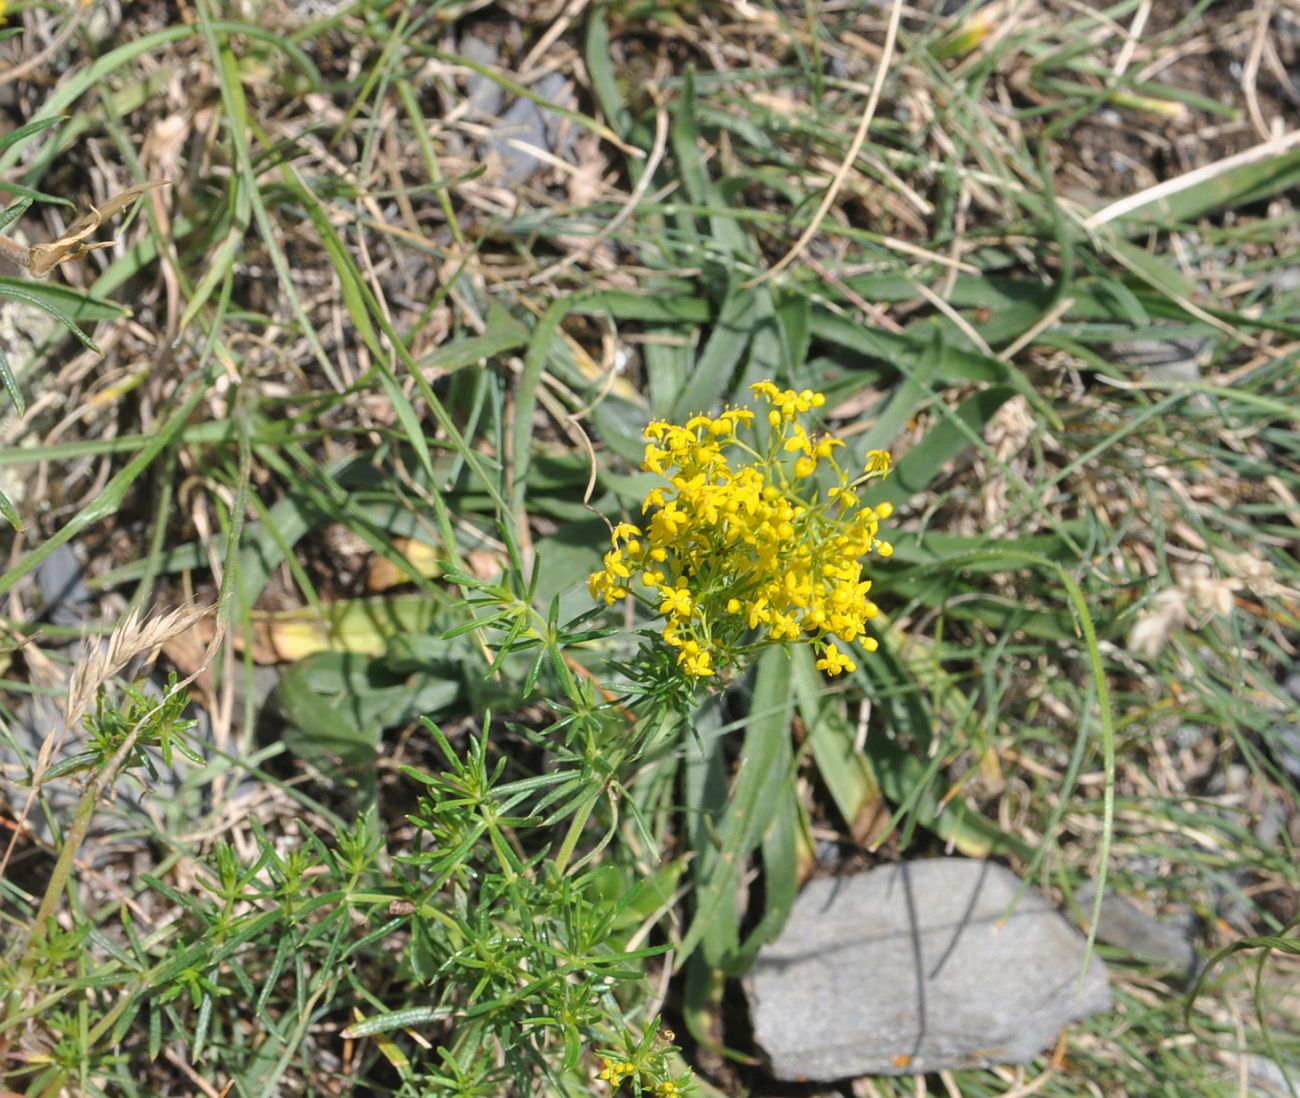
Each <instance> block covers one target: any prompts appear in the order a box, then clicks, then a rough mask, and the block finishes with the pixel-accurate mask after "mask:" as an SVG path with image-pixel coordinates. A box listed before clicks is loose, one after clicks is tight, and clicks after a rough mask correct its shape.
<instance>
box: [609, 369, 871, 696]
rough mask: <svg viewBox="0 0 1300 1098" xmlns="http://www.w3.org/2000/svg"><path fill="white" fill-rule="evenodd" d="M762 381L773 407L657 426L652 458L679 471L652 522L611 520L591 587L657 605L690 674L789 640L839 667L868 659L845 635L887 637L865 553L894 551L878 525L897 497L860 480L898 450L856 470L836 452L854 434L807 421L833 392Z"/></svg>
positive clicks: (649, 434)
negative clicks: (869, 497) (869, 494)
mask: <svg viewBox="0 0 1300 1098" xmlns="http://www.w3.org/2000/svg"><path fill="white" fill-rule="evenodd" d="M751 389H752V390H753V392H754V394H755V396H756V397H757V398H758V400H759V402H761V405H765V406H766V408H767V412H766V415H765V417H763V418H762V419H759V418H758V417H757V416H756V414H755V412H754V410H753V409H750V408H732V407H728V408H726V409H725V410H723V411H722V413H721V414H719V415H717V416H709V415H697V416H692V417H691V418H690V419H689V420H687V422H686V423H685V424H684V425H677V424H672V423H667V422H665V421H663V420H655V421H653V422H652V423H650V425H649V426H648V427H646V431H645V434H646V439H647V444H646V448H645V458H644V460H643V462H642V468H643V469H645V470H646V471H648V472H652V473H657V474H659V475H661V476H663V477H665V478H666V479H667V480H668V484H667V486H663V487H657V488H654V489H652V490H651V491H650V492H649V493H648V494H647V495H646V497H645V502H644V504H643V506H642V514H643V515H646V516H648V517H647V519H646V520H644V521H643V523H642V525H641V526H638V525H637V524H635V523H631V522H620V523H619V524H618V525H616V526H615V527H614V528H613V531H612V534H611V542H612V548H611V549H610V550H609V552H607V553H606V554H605V556H604V567H603V568H602V569H600V570H599V571H597V572H594V573H593V574H592V576H591V578H590V581H589V585H590V588H591V594H592V597H593V598H603V599H604V601H605V602H606V604H608V605H613V604H614V603H616V602H618V601H620V600H622V599H627V598H633V599H636V600H637V601H638V602H641V603H643V604H644V605H646V606H647V607H649V608H650V609H651V610H652V611H653V612H655V613H656V614H657V615H658V616H659V617H660V618H662V619H663V626H662V639H663V643H664V644H666V645H668V646H669V647H670V648H672V649H675V650H676V652H677V656H676V662H677V665H678V666H679V667H680V668H681V669H682V671H683V672H684V673H685V674H686V676H687V677H689V678H691V679H695V680H699V679H708V678H713V677H717V676H722V675H724V674H725V673H726V672H727V671H728V670H729V669H731V668H735V667H738V666H741V665H743V664H744V663H745V662H747V661H748V659H749V657H750V656H752V655H753V654H754V653H755V652H756V651H758V650H759V649H761V648H764V647H766V646H768V645H771V644H783V643H804V644H809V645H811V646H812V647H813V649H814V651H815V652H816V653H817V657H818V658H817V666H818V667H819V668H821V669H822V670H824V671H826V672H827V673H828V674H831V675H838V674H840V673H841V672H843V671H853V670H856V668H857V664H856V663H855V662H854V660H853V658H852V656H851V655H850V652H851V651H852V650H851V649H850V648H848V647H847V646H849V645H852V644H854V643H855V642H857V643H860V644H861V646H862V647H863V648H864V649H866V650H867V651H868V652H872V651H874V650H875V649H876V647H877V643H876V640H875V638H874V637H872V636H870V635H869V634H868V632H867V624H868V622H870V621H871V620H872V619H873V618H875V617H876V616H877V614H878V613H879V609H878V607H877V606H876V604H875V603H874V602H872V601H871V597H870V596H871V580H870V579H869V578H867V577H866V576H865V575H864V573H863V558H864V557H866V556H868V555H869V554H871V553H873V552H874V553H877V554H878V555H880V556H882V557H887V556H889V555H890V554H891V553H892V552H893V547H892V546H891V545H890V543H889V542H887V541H883V540H881V538H880V537H878V536H877V535H878V532H879V528H880V523H881V522H882V521H884V520H886V519H888V518H889V517H890V515H891V514H893V507H892V505H890V504H889V503H881V504H879V505H877V506H875V507H868V506H862V505H861V502H860V497H859V489H860V488H861V487H862V485H863V484H864V483H866V482H867V481H869V480H872V479H875V478H880V477H884V476H886V475H887V474H888V472H889V469H890V458H889V454H888V453H887V452H885V451H883V450H872V451H871V452H870V453H869V454H868V455H867V462H866V467H865V469H864V470H863V472H862V473H861V474H856V475H855V472H856V471H854V472H850V470H849V469H848V468H846V467H845V466H844V465H842V464H841V463H840V462H839V460H837V456H836V451H837V450H839V449H842V448H843V447H844V442H843V441H842V440H841V439H838V438H836V437H835V436H834V435H832V434H828V433H821V434H818V433H815V432H814V431H813V430H810V428H809V425H808V423H807V419H808V417H809V414H810V413H811V412H813V410H814V409H816V408H820V407H822V405H824V404H825V402H826V398H825V396H824V395H823V394H821V393H817V392H813V391H812V390H811V389H804V390H803V391H801V392H796V391H794V390H792V389H779V388H778V387H777V386H776V385H775V384H773V383H772V382H771V381H760V382H757V383H756V384H754V385H753V386H751ZM841 645H844V646H845V647H844V648H842V647H841Z"/></svg>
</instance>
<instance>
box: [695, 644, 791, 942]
mask: <svg viewBox="0 0 1300 1098" xmlns="http://www.w3.org/2000/svg"><path fill="white" fill-rule="evenodd" d="M793 704H794V701H793V698H792V697H791V691H790V663H789V660H788V659H787V658H786V655H785V653H784V652H783V651H781V650H780V649H777V648H769V649H768V650H767V651H766V652H764V653H763V655H762V656H760V657H759V660H758V664H757V668H756V673H755V678H754V695H753V698H752V700H751V703H750V717H749V720H748V722H747V728H746V731H745V741H744V745H743V747H742V749H741V755H740V769H739V772H738V773H737V775H736V779H735V782H734V788H733V790H732V793H731V796H730V798H729V799H728V801H727V803H726V808H725V809H724V811H723V812H722V815H721V818H720V819H719V822H718V824H717V835H718V845H717V849H716V851H715V852H714V855H715V856H714V857H712V858H710V859H709V860H708V861H704V860H703V859H701V863H702V864H701V869H702V870H703V871H705V872H704V874H703V875H701V876H697V881H698V884H697V889H696V907H695V917H694V919H693V920H692V922H691V926H690V929H689V930H688V931H687V933H686V936H685V937H684V938H683V940H682V943H681V945H680V946H679V949H678V956H679V957H680V958H681V959H683V960H684V959H686V958H688V957H689V956H690V955H691V953H692V952H694V950H695V949H696V947H703V948H704V950H705V952H704V953H703V956H704V959H705V961H707V962H708V963H709V964H711V965H715V966H718V965H725V964H726V963H727V962H728V960H730V959H732V958H729V957H728V956H727V955H726V953H725V952H724V951H720V950H717V949H716V947H714V946H713V941H712V940H711V938H712V936H711V934H710V931H711V930H713V927H714V924H715V922H717V921H718V920H725V921H726V922H727V923H729V924H731V926H732V933H733V934H734V919H735V914H734V905H735V892H736V886H737V883H738V882H739V879H740V874H741V873H742V872H743V870H744V865H745V861H746V859H747V858H748V857H749V855H750V853H751V852H753V850H754V849H755V848H756V847H757V846H758V845H759V843H760V842H762V840H763V836H764V835H765V834H766V833H767V830H768V828H769V827H771V826H772V825H773V821H774V820H775V819H776V816H777V814H778V812H779V811H780V808H781V804H782V801H783V799H788V798H789V797H790V795H791V792H792V790H793V784H794V776H793V773H792V772H791V768H790V715H791V711H792V709H793ZM700 807H701V808H706V807H707V806H700ZM786 822H787V824H788V822H789V821H788V820H787V821H786ZM724 929H725V927H724ZM711 947H712V948H711Z"/></svg>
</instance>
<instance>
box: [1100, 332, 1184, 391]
mask: <svg viewBox="0 0 1300 1098" xmlns="http://www.w3.org/2000/svg"><path fill="white" fill-rule="evenodd" d="M1205 344H1206V341H1205V340H1203V339H1202V340H1193V339H1167V340H1166V339H1135V340H1133V341H1131V342H1128V343H1119V344H1115V345H1114V346H1113V347H1112V348H1111V353H1112V354H1113V356H1114V357H1115V358H1116V359H1117V360H1118V361H1120V362H1123V363H1125V364H1127V365H1128V366H1130V367H1133V368H1134V369H1136V370H1138V371H1140V372H1141V374H1142V377H1143V378H1144V379H1145V380H1147V381H1173V382H1178V381H1185V382H1192V381H1200V379H1201V367H1200V363H1199V361H1198V360H1199V357H1200V355H1201V353H1202V352H1203V351H1204V350H1205Z"/></svg>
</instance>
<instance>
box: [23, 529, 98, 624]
mask: <svg viewBox="0 0 1300 1098" xmlns="http://www.w3.org/2000/svg"><path fill="white" fill-rule="evenodd" d="M36 587H37V590H39V591H40V593H41V612H42V613H43V614H44V615H45V616H46V617H47V618H49V620H50V621H51V622H53V623H54V624H55V625H81V624H82V623H84V622H85V620H86V617H87V616H88V612H89V609H90V603H91V596H90V588H88V587H87V586H86V582H85V580H84V579H82V571H81V561H79V560H78V559H77V554H76V553H74V552H73V551H72V548H71V547H70V546H68V545H60V546H59V547H58V548H57V549H55V550H54V551H53V552H52V553H51V554H50V555H49V556H48V557H46V558H45V559H44V560H43V561H41V563H40V564H39V565H38V566H37V568H36Z"/></svg>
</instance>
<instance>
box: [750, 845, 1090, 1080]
mask: <svg viewBox="0 0 1300 1098" xmlns="http://www.w3.org/2000/svg"><path fill="white" fill-rule="evenodd" d="M1020 887H1021V882H1020V879H1019V878H1018V877H1016V875H1015V874H1014V873H1012V872H1011V871H1010V870H1008V869H1006V868H1004V867H1002V866H999V865H995V864H993V863H991V862H979V861H972V860H969V859H965V858H937V859H934V860H931V861H918V862H910V863H905V864H903V865H891V866H881V867H879V868H877V869H873V870H872V871H871V872H869V873H864V874H862V875H860V876H856V877H827V878H822V879H820V880H815V881H813V882H811V883H810V884H809V885H808V886H807V887H806V888H805V889H804V890H803V892H802V893H801V894H800V895H799V898H798V900H797V901H796V902H795V905H794V908H793V910H792V912H791V915H790V920H789V922H788V923H787V924H786V927H785V929H784V930H783V931H782V933H781V935H780V937H778V938H777V940H776V941H774V942H771V943H769V944H768V945H766V946H764V947H763V949H762V950H761V951H760V952H759V955H758V959H757V961H756V962H755V964H754V968H753V970H752V971H751V972H750V974H749V976H748V977H747V978H746V980H745V991H746V994H747V995H748V997H749V1003H750V1012H751V1017H752V1019H753V1025H754V1037H755V1040H756V1041H757V1042H758V1044H759V1046H760V1047H761V1048H762V1049H763V1051H764V1052H765V1053H766V1055H767V1057H768V1060H769V1062H770V1064H771V1067H772V1071H773V1074H774V1075H775V1076H776V1077H777V1078H778V1079H782V1080H787V1081H796V1080H805V1079H806V1080H816V1081H827V1080H832V1079H840V1078H846V1077H849V1076H854V1075H902V1074H911V1073H917V1072H930V1071H939V1070H943V1069H961V1068H971V1067H978V1066H981V1065H986V1064H989V1063H1023V1062H1025V1061H1028V1060H1031V1059H1033V1057H1034V1056H1036V1055H1037V1054H1038V1053H1039V1052H1041V1051H1042V1050H1043V1049H1044V1048H1046V1047H1047V1046H1048V1045H1050V1044H1051V1043H1052V1041H1053V1040H1055V1038H1056V1036H1057V1033H1058V1031H1059V1030H1060V1028H1061V1027H1062V1026H1064V1025H1066V1024H1067V1023H1069V1022H1072V1021H1075V1020H1077V1019H1079V1018H1082V1017H1084V1016H1086V1015H1088V1014H1092V1013H1095V1012H1097V1011H1103V1010H1107V1009H1109V1007H1110V1002H1111V999H1110V988H1109V985H1108V983H1107V978H1106V968H1105V966H1104V965H1103V964H1102V962H1101V960H1100V959H1099V958H1097V957H1093V958H1091V960H1090V961H1089V964H1088V968H1087V972H1086V974H1085V975H1084V978H1083V980H1082V983H1080V979H1079V974H1080V971H1081V969H1082V966H1083V957H1084V938H1083V936H1082V935H1081V934H1080V933H1079V932H1078V931H1077V930H1075V929H1074V927H1072V926H1070V924H1069V923H1067V922H1066V921H1065V920H1064V919H1062V918H1061V916H1059V915H1058V914H1057V913H1056V912H1055V911H1054V910H1053V909H1052V907H1051V905H1050V904H1049V903H1048V902H1047V900H1046V899H1045V898H1044V897H1043V896H1042V894H1041V893H1039V892H1037V891H1036V890H1034V889H1029V890H1028V891H1027V892H1026V893H1025V895H1024V896H1023V897H1022V898H1021V899H1020V901H1019V903H1018V904H1016V906H1015V907H1014V908H1013V909H1012V910H1011V913H1010V914H1009V915H1008V914H1007V908H1008V905H1010V904H1011V902H1012V900H1013V899H1014V897H1015V895H1016V893H1017V891H1018V890H1019V889H1020ZM1004 916H1005V921H1003V917H1004Z"/></svg>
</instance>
